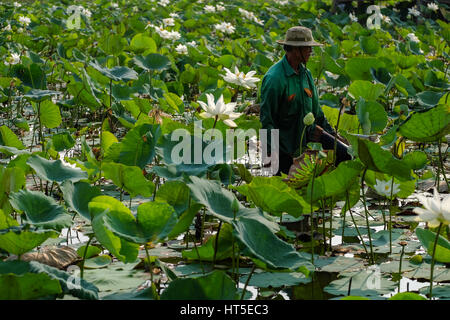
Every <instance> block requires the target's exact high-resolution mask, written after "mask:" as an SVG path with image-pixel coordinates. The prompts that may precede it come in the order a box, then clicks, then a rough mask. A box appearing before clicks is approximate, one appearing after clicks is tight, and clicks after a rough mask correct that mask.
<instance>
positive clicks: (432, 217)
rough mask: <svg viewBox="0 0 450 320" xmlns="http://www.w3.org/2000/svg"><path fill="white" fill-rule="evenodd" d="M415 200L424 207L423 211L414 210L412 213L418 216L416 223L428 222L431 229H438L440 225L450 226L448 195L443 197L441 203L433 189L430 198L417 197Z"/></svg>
mask: <svg viewBox="0 0 450 320" xmlns="http://www.w3.org/2000/svg"><path fill="white" fill-rule="evenodd" d="M417 199H419V201H420V202H421V203H422V205H423V206H424V207H425V209H423V208H415V209H414V212H415V213H417V214H418V215H419V217H418V218H417V220H418V221H426V222H428V225H429V226H430V227H431V228H435V227H438V226H439V224H440V223H443V224H450V195H447V196H445V197H444V199H443V200H442V201H441V199H440V196H439V193H438V191H437V190H436V188H434V196H433V197H432V198H427V197H424V196H422V195H417Z"/></svg>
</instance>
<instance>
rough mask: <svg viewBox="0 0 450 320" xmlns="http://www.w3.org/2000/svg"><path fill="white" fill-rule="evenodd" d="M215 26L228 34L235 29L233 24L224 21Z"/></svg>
mask: <svg viewBox="0 0 450 320" xmlns="http://www.w3.org/2000/svg"><path fill="white" fill-rule="evenodd" d="M215 28H216V30H219V31H221V32H223V33H228V34H232V33H233V32H234V30H235V28H234V27H233V25H232V24H231V23H229V22H222V23H219V24H216V25H215Z"/></svg>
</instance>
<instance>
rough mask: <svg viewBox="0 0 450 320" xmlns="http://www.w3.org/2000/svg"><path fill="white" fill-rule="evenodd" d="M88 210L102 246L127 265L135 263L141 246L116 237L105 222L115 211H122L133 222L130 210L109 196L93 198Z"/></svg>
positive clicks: (96, 235)
mask: <svg viewBox="0 0 450 320" xmlns="http://www.w3.org/2000/svg"><path fill="white" fill-rule="evenodd" d="M88 208H89V213H90V215H91V217H92V229H93V230H94V233H95V237H96V238H97V240H98V241H99V242H100V244H101V245H102V246H104V247H105V248H106V249H108V251H109V252H111V254H113V255H114V256H115V257H116V258H117V259H119V260H121V261H124V262H126V263H128V262H134V261H135V260H136V258H137V255H138V252H139V246H138V245H137V244H135V243H132V242H129V241H127V240H125V239H122V238H119V237H118V236H116V235H114V233H113V232H112V231H110V230H109V229H108V228H107V227H106V226H105V223H104V222H103V220H104V218H105V216H106V215H109V214H110V213H111V212H115V211H122V214H124V215H129V216H131V217H129V220H131V221H132V219H134V216H133V215H132V214H131V212H130V210H129V209H128V208H127V207H125V206H124V205H123V204H122V203H121V202H120V201H118V200H116V199H114V198H112V197H109V196H98V197H95V198H93V199H92V200H91V201H90V202H89V204H88Z"/></svg>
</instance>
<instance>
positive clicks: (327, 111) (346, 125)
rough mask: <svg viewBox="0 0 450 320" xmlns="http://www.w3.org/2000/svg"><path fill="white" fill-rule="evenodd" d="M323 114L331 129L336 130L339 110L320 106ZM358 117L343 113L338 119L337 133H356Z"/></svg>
mask: <svg viewBox="0 0 450 320" xmlns="http://www.w3.org/2000/svg"><path fill="white" fill-rule="evenodd" d="M322 110H323V113H324V115H325V117H326V118H327V120H328V122H329V123H330V125H331V126H332V127H333V128H336V124H337V120H338V117H339V109H336V108H331V107H328V106H322ZM359 126H360V124H359V120H358V117H357V116H356V115H354V114H348V113H344V114H341V116H340V118H339V131H347V132H349V133H358V129H359Z"/></svg>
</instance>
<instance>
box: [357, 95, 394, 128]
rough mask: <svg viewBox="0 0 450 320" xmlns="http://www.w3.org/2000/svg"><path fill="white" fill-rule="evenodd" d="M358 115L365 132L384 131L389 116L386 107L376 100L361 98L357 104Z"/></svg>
mask: <svg viewBox="0 0 450 320" xmlns="http://www.w3.org/2000/svg"><path fill="white" fill-rule="evenodd" d="M356 114H357V116H358V119H359V122H360V123H361V127H362V128H363V133H364V134H370V133H374V132H380V131H383V129H384V128H385V127H386V124H387V120H388V116H387V113H386V111H385V110H384V107H383V106H382V105H381V104H379V103H378V102H376V101H365V100H364V99H361V98H360V100H359V101H358V104H357V105H356Z"/></svg>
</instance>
